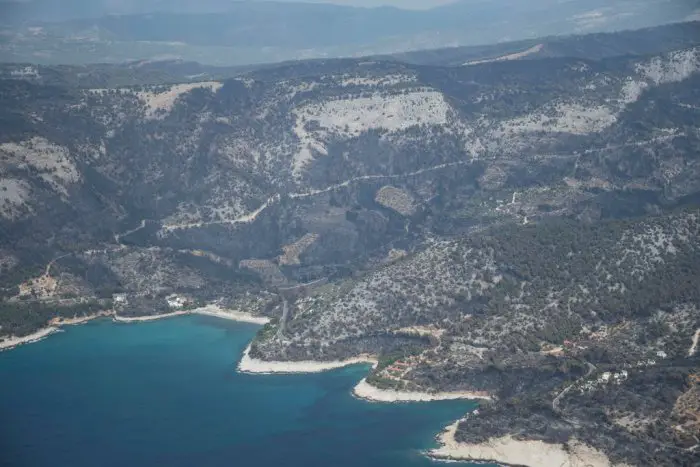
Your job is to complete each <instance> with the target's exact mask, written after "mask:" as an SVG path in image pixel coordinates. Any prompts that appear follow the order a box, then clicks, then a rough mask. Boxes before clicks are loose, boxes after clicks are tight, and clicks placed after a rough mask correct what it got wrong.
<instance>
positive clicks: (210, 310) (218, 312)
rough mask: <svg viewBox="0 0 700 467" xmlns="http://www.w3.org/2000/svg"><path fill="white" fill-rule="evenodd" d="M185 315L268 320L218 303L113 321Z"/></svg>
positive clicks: (153, 319)
mask: <svg viewBox="0 0 700 467" xmlns="http://www.w3.org/2000/svg"><path fill="white" fill-rule="evenodd" d="M185 315H205V316H214V317H216V318H222V319H230V320H231V321H239V322H242V323H252V324H261V325H262V324H266V323H268V322H269V321H270V319H269V318H267V317H265V316H256V315H253V314H251V313H246V312H244V311H237V310H229V309H226V308H221V307H220V306H219V305H205V306H203V307H200V308H195V309H193V310H180V311H173V312H172V313H163V314H161V315H147V316H129V317H127V316H118V315H116V314H115V315H114V318H113V319H114V321H116V322H118V323H135V322H141V321H155V320H157V319H165V318H173V317H175V316H185Z"/></svg>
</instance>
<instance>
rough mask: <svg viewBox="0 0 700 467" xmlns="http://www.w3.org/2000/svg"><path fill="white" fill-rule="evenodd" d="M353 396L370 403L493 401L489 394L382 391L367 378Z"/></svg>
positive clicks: (354, 391)
mask: <svg viewBox="0 0 700 467" xmlns="http://www.w3.org/2000/svg"><path fill="white" fill-rule="evenodd" d="M352 394H353V396H355V397H357V398H359V399H363V400H366V401H369V402H431V401H447V400H456V399H471V400H474V399H481V400H491V399H492V397H491V396H489V395H487V394H482V393H477V392H469V391H459V392H435V393H430V392H418V391H397V390H393V389H380V388H378V387H375V386H372V385H371V384H369V383H368V382H367V378H362V380H361V381H360V382H359V383H357V385H356V386H355V387H354V388H353V390H352Z"/></svg>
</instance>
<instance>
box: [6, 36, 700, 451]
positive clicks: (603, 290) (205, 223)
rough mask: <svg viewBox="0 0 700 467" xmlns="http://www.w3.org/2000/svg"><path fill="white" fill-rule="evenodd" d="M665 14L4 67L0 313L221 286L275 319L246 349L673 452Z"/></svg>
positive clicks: (202, 299)
mask: <svg viewBox="0 0 700 467" xmlns="http://www.w3.org/2000/svg"><path fill="white" fill-rule="evenodd" d="M688 27H689V26H688V25H685V24H681V25H676V26H670V27H666V28H664V29H663V30H644V31H640V32H637V33H636V34H638V36H637V37H639V38H642V37H646V36H647V35H652V36H653V37H655V38H656V39H658V40H657V41H656V42H653V43H652V42H650V41H642V40H641V39H640V41H639V42H637V41H634V40H633V39H632V37H633V36H632V35H631V34H632V33H620V35H619V36H616V35H610V36H583V37H579V38H575V40H574V39H573V38H569V39H567V40H568V41H569V42H556V41H551V40H549V41H543V42H538V44H545V45H543V46H542V47H541V48H538V49H537V50H536V51H535V52H533V53H532V54H527V55H522V56H517V57H510V58H509V59H503V60H491V59H489V54H482V55H481V56H480V57H476V56H474V57H471V58H470V59H468V61H470V63H468V64H466V65H464V64H459V66H451V65H454V64H452V63H447V62H442V63H440V64H429V63H428V62H427V61H426V60H427V59H425V57H428V56H427V55H426V56H424V59H421V60H413V61H411V60H408V59H405V61H401V60H400V58H401V57H398V58H397V57H393V58H391V59H381V58H359V59H344V60H317V61H308V62H294V63H285V64H280V65H277V66H269V67H268V66H266V67H262V68H257V69H253V70H242V69H228V70H221V69H218V70H217V69H213V68H209V67H200V66H198V65H194V64H187V63H179V62H166V63H162V64H157V63H155V64H133V63H132V64H129V65H124V66H106V65H101V66H89V67H86V68H84V69H83V70H82V71H80V70H79V69H78V68H71V67H45V66H44V67H37V66H35V65H24V64H22V65H19V64H18V65H4V66H3V67H2V75H1V79H0V125H2V128H3V131H2V132H0V231H1V232H2V235H0V272H1V275H0V296H1V300H2V303H1V304H0V326H2V328H1V330H0V333H2V334H3V335H5V336H11V335H26V334H30V333H31V332H33V331H35V330H37V329H39V328H41V327H42V326H45V325H46V324H47V323H48V322H49V320H51V319H52V318H55V317H72V316H74V315H77V316H80V315H83V314H91V313H95V312H96V311H97V310H104V309H108V310H113V309H116V310H117V312H118V313H119V314H121V315H138V314H153V313H164V312H168V311H172V310H173V307H175V305H173V303H185V304H186V306H196V305H199V304H204V303H211V302H217V303H220V304H223V305H227V306H230V307H235V308H237V309H245V310H248V311H250V312H253V313H258V314H264V315H266V316H269V317H272V318H273V320H272V322H271V324H269V325H268V326H266V327H265V328H264V329H263V330H262V331H261V333H260V334H259V336H258V337H257V338H256V340H255V341H254V343H253V344H252V346H251V356H252V357H256V358H259V359H263V360H280V359H281V360H306V359H317V360H337V359H342V358H347V357H354V356H358V355H361V354H373V355H376V356H378V357H379V358H380V360H381V362H382V364H381V365H380V366H379V367H378V368H377V369H376V371H374V372H373V373H372V375H371V376H370V377H369V378H368V380H369V382H370V383H371V384H373V385H375V386H379V387H386V388H399V389H408V390H421V391H428V392H430V391H436V390H470V391H483V392H488V393H490V394H492V395H493V396H494V397H495V398H496V399H497V401H498V402H496V403H495V404H493V405H491V406H488V407H485V408H484V411H483V415H482V416H481V417H480V418H479V421H478V422H472V421H471V420H470V421H469V422H468V423H463V424H462V425H460V427H459V429H458V430H457V435H456V436H457V438H458V439H460V440H472V441H477V440H479V439H482V438H485V437H486V438H489V437H494V436H502V435H504V434H509V435H514V436H519V437H525V438H527V437H530V438H532V437H535V438H539V439H543V440H545V441H547V442H561V440H562V439H574V438H575V439H578V440H581V441H582V442H585V443H587V444H588V445H591V446H594V447H595V448H597V449H599V450H601V451H602V452H605V453H606V455H608V456H609V457H610V458H611V459H613V460H614V461H615V462H627V463H630V464H634V465H671V464H672V463H674V462H675V463H677V464H679V465H693V463H694V460H695V458H696V452H697V451H696V447H695V446H697V444H698V439H697V437H698V436H699V434H698V433H697V427H698V424H697V422H696V421H694V420H696V418H693V417H697V412H696V411H695V412H694V410H695V409H694V407H697V405H694V404H695V402H694V401H696V399H695V398H696V397H697V394H698V392H697V390H696V388H695V383H696V382H697V381H696V379H697V378H696V376H694V375H695V374H696V370H697V358H698V357H697V355H696V353H697V352H696V347H697V344H696V343H697V339H698V335H700V333H698V329H700V316H699V315H700V313H699V310H698V304H699V300H700V297H699V296H698V291H699V290H700V287H698V286H699V285H700V270H698V267H699V265H700V256H699V253H698V246H699V245H700V239H699V238H698V236H699V235H700V212H699V211H698V208H697V203H698V201H699V200H700V198H699V193H700V158H699V156H698V154H700V73H699V71H700V42H699V41H698V40H696V39H694V37H695V36H693V35H692V34H687V30H688ZM674 28H677V29H674ZM616 37H619V40H620V43H618V44H617V45H616V46H615V47H612V46H610V44H614V43H615V38H616ZM557 44H559V45H558V47H559V49H557V48H556V46H557ZM562 44H564V45H562ZM620 44H623V45H620ZM624 44H632V45H630V46H629V47H628V46H624ZM527 45H528V47H534V46H536V45H537V44H532V45H530V44H527ZM548 51H549V52H548ZM507 52H508V54H512V53H517V51H515V50H513V51H507ZM470 53H471V52H470ZM499 53H500V52H499ZM538 54H540V55H538ZM404 58H405V57H404ZM491 58H493V57H492V56H491ZM472 59H473V60H472ZM440 60H442V59H440ZM460 60H461V59H460ZM473 62H476V63H473ZM190 72H193V73H194V72H196V73H194V74H197V76H195V77H192V76H191V75H190ZM198 73H204V75H198ZM187 76H190V77H189V78H187ZM173 297H175V298H176V299H177V300H175V298H173ZM177 306H180V305H177ZM183 306H185V305H183ZM694 342H695V343H694ZM396 362H400V363H401V368H402V370H401V371H396V367H395V366H393V364H395V363H396ZM623 371H624V372H625V373H622V372H623ZM606 374H607V375H608V376H604V375H606ZM611 375H618V376H617V377H616V378H617V379H613V380H610V378H613V376H611ZM622 375H624V376H622ZM609 381H616V383H615V384H612V383H611V384H607V383H608V382H609ZM617 383H619V384H617ZM592 406H596V407H597V409H596V410H585V409H586V408H588V407H592ZM679 426H680V427H681V428H677V427H679ZM472 427H474V428H472ZM528 439H529V438H528ZM649 452H653V453H654V454H653V456H647V455H646V454H647V453H649Z"/></svg>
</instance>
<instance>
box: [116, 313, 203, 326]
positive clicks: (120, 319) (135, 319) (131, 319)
mask: <svg viewBox="0 0 700 467" xmlns="http://www.w3.org/2000/svg"><path fill="white" fill-rule="evenodd" d="M189 313H190V312H189V311H185V310H183V311H173V312H172V313H163V314H162V315H147V316H119V315H117V314H116V313H115V314H114V317H113V318H112V320H113V321H115V322H117V323H139V322H143V321H155V320H157V319H164V318H172V317H174V316H183V315H186V314H189Z"/></svg>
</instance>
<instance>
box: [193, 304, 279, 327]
mask: <svg viewBox="0 0 700 467" xmlns="http://www.w3.org/2000/svg"><path fill="white" fill-rule="evenodd" d="M191 313H194V314H198V315H207V316H216V317H217V318H223V319H230V320H233V321H240V322H243V323H253V324H267V323H269V322H270V318H267V317H265V316H255V315H253V314H250V313H246V312H245V311H237V310H227V309H224V308H221V307H220V306H218V305H206V306H203V307H201V308H196V309H194V310H192V311H191Z"/></svg>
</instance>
